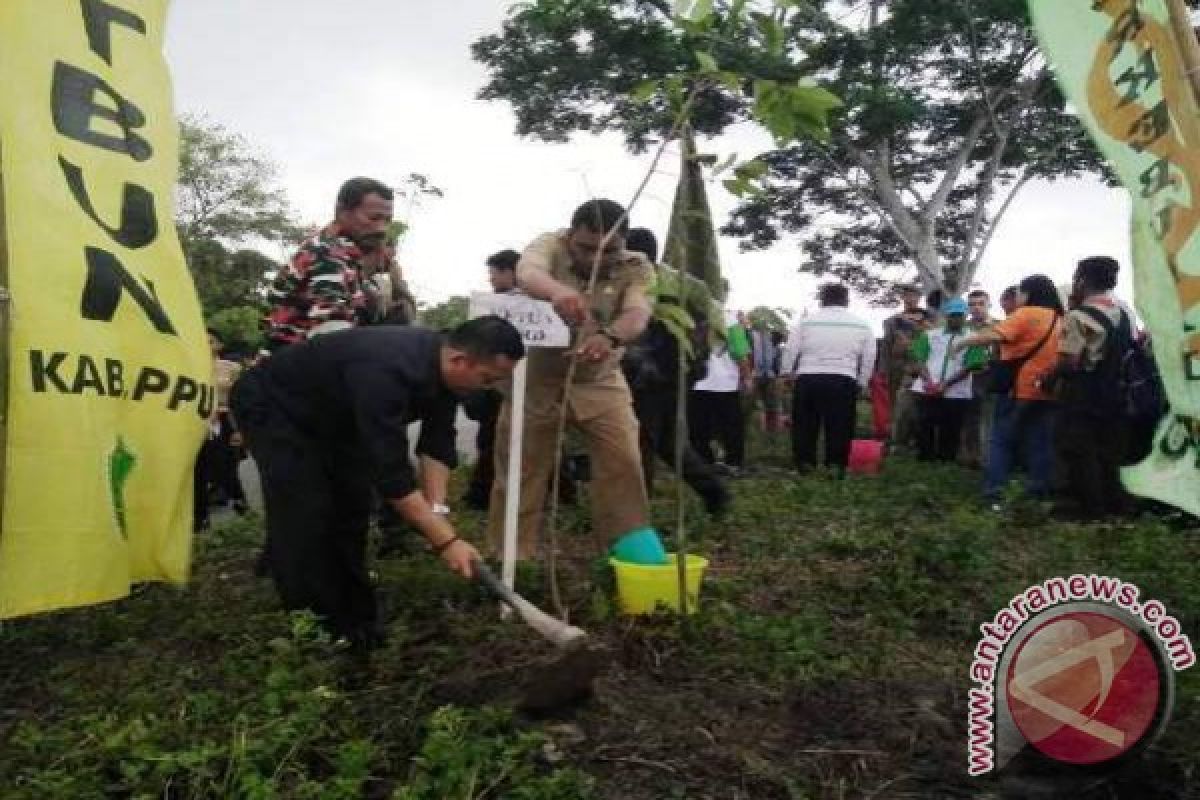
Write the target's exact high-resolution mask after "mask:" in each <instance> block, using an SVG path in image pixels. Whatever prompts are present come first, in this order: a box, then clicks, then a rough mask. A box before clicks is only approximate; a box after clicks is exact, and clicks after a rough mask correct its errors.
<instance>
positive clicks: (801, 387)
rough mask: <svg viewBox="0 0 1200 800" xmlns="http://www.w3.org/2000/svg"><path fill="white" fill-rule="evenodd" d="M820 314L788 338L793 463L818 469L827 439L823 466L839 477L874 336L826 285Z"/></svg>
mask: <svg viewBox="0 0 1200 800" xmlns="http://www.w3.org/2000/svg"><path fill="white" fill-rule="evenodd" d="M818 300H819V302H820V305H821V308H820V309H819V310H818V311H817V312H816V313H814V314H811V315H809V316H807V317H804V318H803V319H801V320H800V321H799V322H798V323H797V324H796V326H795V327H794V328H793V329H792V334H791V336H790V337H788V343H787V348H786V349H785V350H784V355H783V369H784V372H785V373H786V374H787V375H789V376H790V377H791V378H792V379H793V386H794V388H793V399H792V457H793V460H794V462H795V466H796V469H797V470H799V471H801V472H806V471H808V470H810V469H812V468H813V467H815V466H816V463H817V436H818V435H819V434H820V433H821V432H822V431H823V432H824V434H825V466H827V467H832V468H833V470H834V472H835V473H836V474H837V475H838V476H839V477H842V476H844V475H845V472H846V462H847V461H849V458H850V442H851V440H852V439H853V438H854V419H855V405H856V403H857V401H858V392H859V389H860V388H861V389H865V388H866V386H867V383H868V381H869V380H870V378H871V372H872V371H873V370H874V368H875V334H874V333H873V332H872V331H871V326H870V324H869V323H868V322H867V321H866V320H864V319H862V318H861V317H859V316H857V315H856V314H852V313H850V311H849V310H847V308H846V306H848V305H849V303H850V292H849V290H848V289H847V288H846V287H845V286H844V285H842V284H826V285H824V286H822V287H821V289H820V291H819V293H818Z"/></svg>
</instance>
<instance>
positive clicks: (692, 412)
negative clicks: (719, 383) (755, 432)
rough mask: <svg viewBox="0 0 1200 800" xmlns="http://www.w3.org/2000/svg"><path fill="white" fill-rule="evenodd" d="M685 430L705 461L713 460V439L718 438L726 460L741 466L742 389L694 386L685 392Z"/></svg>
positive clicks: (743, 435) (743, 452) (743, 436)
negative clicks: (707, 389)
mask: <svg viewBox="0 0 1200 800" xmlns="http://www.w3.org/2000/svg"><path fill="white" fill-rule="evenodd" d="M688 432H689V434H690V436H691V439H692V447H693V448H695V450H696V453H697V454H698V455H699V456H700V458H701V459H703V460H704V463H706V464H712V463H715V462H716V456H715V455H714V454H713V449H712V443H713V442H714V441H717V442H720V444H721V449H722V450H723V451H724V454H725V463H726V464H728V465H729V466H731V467H738V468H741V467H742V466H743V465H744V464H745V462H746V420H745V417H744V415H743V412H742V395H741V393H740V392H699V391H696V390H695V389H693V390H692V391H691V392H689V393H688ZM673 459H674V456H672V461H673Z"/></svg>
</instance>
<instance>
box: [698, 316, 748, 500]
mask: <svg viewBox="0 0 1200 800" xmlns="http://www.w3.org/2000/svg"><path fill="white" fill-rule="evenodd" d="M725 321H726V323H727V325H728V326H729V328H728V329H729V330H732V327H733V326H734V325H736V324H739V323H738V322H737V319H736V317H734V316H733V315H730V314H727V315H726V320H725ZM743 378H744V370H743V369H742V366H741V365H740V364H738V362H737V361H735V360H734V358H733V356H732V355H730V353H729V349H728V347H725V346H722V347H719V348H717V349H716V350H714V351H713V352H712V353H711V354H710V355H709V357H708V370H707V372H706V374H705V376H704V378H703V379H702V380H700V381H697V382H696V384H695V386H693V387H692V390H691V391H690V392H689V393H688V430H689V434H690V437H691V440H692V447H693V448H694V449H695V451H696V452H697V453H698V454H699V455H700V458H702V459H704V461H705V462H707V463H709V464H716V463H717V460H716V454H715V453H714V452H713V448H712V444H713V441H716V442H718V443H719V444H720V446H721V455H722V462H721V463H723V464H724V466H725V468H727V470H728V472H729V474H730V475H733V476H736V475H738V474H739V473H740V472H741V470H742V469H743V467H744V466H745V461H746V421H745V415H744V412H743V410H742V396H741V388H742V385H743Z"/></svg>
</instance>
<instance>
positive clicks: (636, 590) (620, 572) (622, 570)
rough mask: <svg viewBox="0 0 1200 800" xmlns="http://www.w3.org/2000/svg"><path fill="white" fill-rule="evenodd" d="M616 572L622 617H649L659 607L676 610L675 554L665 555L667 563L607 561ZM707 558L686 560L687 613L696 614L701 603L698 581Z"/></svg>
mask: <svg viewBox="0 0 1200 800" xmlns="http://www.w3.org/2000/svg"><path fill="white" fill-rule="evenodd" d="M608 563H610V564H612V566H613V569H615V570H616V571H617V602H618V604H619V605H620V606H621V611H622V612H623V613H625V614H651V613H653V612H654V611H655V610H656V609H657V608H659V607H660V606H665V607H667V608H669V609H671V610H672V611H678V610H679V568H678V567H677V566H676V564H677V563H678V562H677V561H676V560H675V554H674V553H667V563H666V564H662V565H659V564H655V565H651V564H631V563H629V562H628V561H618V560H617V559H615V558H610V559H609V560H608ZM707 568H708V559H707V558H704V557H703V556H696V555H689V556H688V557H687V608H688V613H689V614H695V613H696V606H697V604H698V603H699V600H700V582H701V581H702V580H703V579H704V570H705V569H707Z"/></svg>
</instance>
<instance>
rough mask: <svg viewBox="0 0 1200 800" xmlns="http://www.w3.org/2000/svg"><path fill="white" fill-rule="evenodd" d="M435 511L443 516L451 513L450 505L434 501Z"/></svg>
mask: <svg viewBox="0 0 1200 800" xmlns="http://www.w3.org/2000/svg"><path fill="white" fill-rule="evenodd" d="M433 513H435V514H440V515H441V516H443V517H444V516H446V515H447V514H449V513H450V506H447V505H443V504H442V503H434V504H433Z"/></svg>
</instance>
